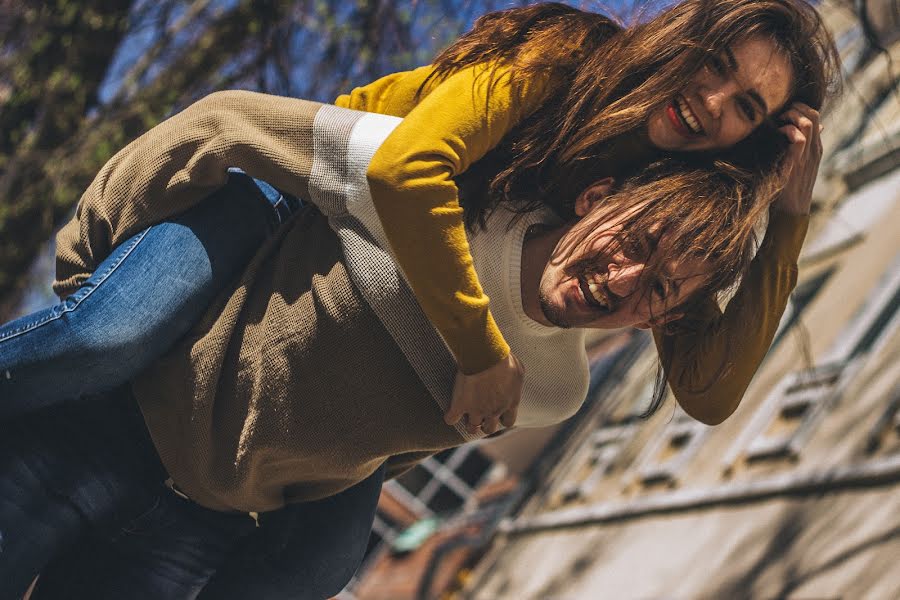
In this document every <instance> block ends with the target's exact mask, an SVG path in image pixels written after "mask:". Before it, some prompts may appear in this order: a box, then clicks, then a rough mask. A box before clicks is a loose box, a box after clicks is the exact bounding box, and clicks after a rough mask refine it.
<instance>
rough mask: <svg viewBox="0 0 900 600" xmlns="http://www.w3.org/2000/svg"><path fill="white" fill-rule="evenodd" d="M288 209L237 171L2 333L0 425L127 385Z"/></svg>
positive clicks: (283, 200)
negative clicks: (58, 298)
mask: <svg viewBox="0 0 900 600" xmlns="http://www.w3.org/2000/svg"><path fill="white" fill-rule="evenodd" d="M290 201H292V202H296V201H295V200H292V199H291V200H290ZM287 202H288V200H286V198H285V197H283V196H282V195H281V194H280V193H278V191H277V190H275V189H274V188H272V187H271V186H268V185H267V184H265V183H263V182H259V181H255V180H252V179H250V178H249V177H248V176H247V175H244V174H241V173H232V174H230V175H229V180H228V183H227V184H226V185H225V186H223V187H222V188H220V189H219V190H217V191H216V192H214V193H213V194H211V196H210V197H209V198H207V199H206V200H205V201H204V202H202V203H201V204H200V205H198V206H196V207H194V208H192V209H191V210H189V211H187V212H186V213H184V214H183V215H181V216H179V217H177V218H175V219H171V220H169V221H166V222H164V223H160V224H159V225H155V226H153V227H150V228H148V229H145V230H144V231H141V232H140V233H138V234H136V235H135V236H133V237H132V238H130V239H128V240H126V241H125V242H123V243H122V244H120V245H119V246H117V247H116V248H115V249H114V250H113V251H112V253H111V254H110V255H109V256H108V257H107V258H106V259H105V260H104V261H103V262H102V263H101V264H100V265H99V266H98V267H97V269H96V271H95V272H94V273H93V274H92V276H91V277H90V278H89V279H88V280H87V281H86V282H85V283H84V284H83V285H82V286H81V287H80V288H79V289H78V290H76V291H75V292H74V293H73V294H72V295H70V296H69V297H68V298H66V299H65V300H63V301H62V302H61V303H59V304H57V305H56V306H53V307H50V308H48V309H45V310H42V311H39V312H36V313H32V314H30V315H27V316H25V317H22V318H20V319H17V320H15V321H12V322H11V323H8V324H6V325H4V326H3V327H0V418H6V417H10V416H13V415H17V414H22V413H24V412H27V411H29V410H35V409H38V408H41V407H43V406H48V405H51V404H53V403H54V402H59V401H62V400H66V399H69V398H76V397H79V396H83V395H85V394H93V393H97V392H99V391H102V390H106V389H111V388H113V387H115V386H117V385H120V384H122V383H124V382H126V381H128V380H130V379H131V378H132V377H133V376H134V375H136V374H137V373H139V372H140V371H141V370H142V369H143V368H145V367H146V366H148V365H149V364H150V363H151V362H152V361H153V360H155V359H156V358H158V357H159V356H161V355H162V354H163V353H164V352H165V351H166V350H167V349H168V348H170V347H171V346H172V345H173V344H174V343H175V341H176V340H178V338H180V337H181V336H182V335H184V334H185V333H187V331H188V330H189V329H190V327H191V326H192V325H193V324H194V323H195V322H196V321H198V320H199V318H200V317H201V316H202V315H203V313H204V312H205V311H206V309H207V308H208V307H209V305H210V303H211V302H212V301H213V299H214V298H215V297H216V295H217V293H218V292H219V291H221V290H222V289H223V288H224V287H225V286H226V285H228V283H229V282H230V281H232V280H233V279H234V278H235V276H236V275H237V274H238V273H240V271H241V267H243V266H244V265H245V264H246V263H247V261H248V260H249V258H250V257H251V256H252V255H253V253H254V251H255V250H256V249H257V248H258V247H259V245H260V244H261V243H262V242H263V240H264V239H265V238H266V236H267V235H268V234H269V233H270V232H271V231H272V228H273V227H274V226H276V225H277V224H278V222H279V220H280V219H282V218H285V217H287V216H288V215H289V213H290V210H289V209H287V210H286V208H287V207H286V203H287ZM273 205H275V210H274V211H273V210H272V206H273ZM76 374H77V376H76Z"/></svg>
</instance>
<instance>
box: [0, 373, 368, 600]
mask: <svg viewBox="0 0 900 600" xmlns="http://www.w3.org/2000/svg"><path fill="white" fill-rule="evenodd" d="M85 400H86V401H80V402H77V403H76V402H71V403H65V404H62V405H59V406H56V407H53V408H51V409H48V410H44V411H38V412H35V413H32V414H29V415H26V416H24V417H20V418H18V419H15V420H13V421H8V422H5V423H3V424H2V425H0V535H2V548H0V598H3V599H6V598H10V599H13V598H20V597H21V595H22V594H23V593H24V591H25V589H26V588H27V587H28V585H29V583H30V582H31V581H32V579H33V578H34V577H35V576H36V575H37V574H38V573H41V577H40V579H39V581H38V585H37V588H36V590H35V593H34V596H33V598H34V600H47V599H66V598H72V599H79V600H80V599H83V598H92V599H98V600H99V599H107V598H108V599H110V600H112V599H117V600H118V599H121V598H129V599H135V600H140V599H147V600H151V599H152V600H162V599H173V600H174V599H183V598H196V597H198V595H199V597H200V598H205V599H212V598H215V599H229V598H235V599H237V598H254V599H266V598H272V599H274V598H310V599H313V598H314V599H317V600H318V599H321V598H327V597H329V596H332V595H334V594H337V593H338V592H339V591H340V590H341V589H342V588H343V587H344V586H345V585H346V584H347V582H348V581H349V580H350V578H351V577H352V575H353V573H354V572H355V571H356V569H357V568H358V566H359V564H360V563H361V561H362V557H363V554H364V552H365V548H366V543H367V541H368V534H369V530H370V528H371V524H372V520H373V518H374V513H375V507H376V505H377V502H378V495H379V491H380V489H381V482H382V479H383V476H384V473H383V467H382V468H381V469H379V470H378V471H377V472H376V473H374V474H373V475H372V476H371V477H369V478H368V479H367V480H365V481H363V482H362V483H360V484H358V485H356V486H354V487H352V488H350V489H349V490H347V491H345V492H343V493H341V494H338V495H336V496H333V497H331V498H327V499H324V500H321V501H318V502H309V503H306V504H298V505H292V506H289V507H287V508H285V509H282V510H279V511H274V512H271V513H263V514H261V515H260V517H259V521H260V527H259V528H257V526H256V523H255V521H254V520H253V519H252V518H251V517H250V516H249V515H246V514H242V513H223V512H217V511H212V510H208V509H205V508H203V507H201V506H199V505H197V504H195V503H193V502H191V501H188V500H184V499H182V498H180V497H179V496H177V495H175V494H174V493H173V492H172V491H171V490H169V489H168V488H167V487H166V486H165V485H164V484H163V482H164V480H165V478H166V473H165V471H164V469H163V468H162V465H161V464H160V462H159V458H158V456H157V454H156V452H155V450H154V448H153V446H152V443H151V441H150V439H149V436H148V434H147V431H146V428H145V427H144V424H143V420H142V418H141V416H140V414H139V410H138V409H137V406H136V404H135V403H134V400H133V399H132V398H131V397H130V394H128V392H127V391H124V390H116V391H114V392H112V393H108V394H105V395H104V396H102V397H93V398H88V399H85Z"/></svg>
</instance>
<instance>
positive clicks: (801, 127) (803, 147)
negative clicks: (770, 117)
mask: <svg viewBox="0 0 900 600" xmlns="http://www.w3.org/2000/svg"><path fill="white" fill-rule="evenodd" d="M781 117H782V119H784V120H785V121H786V123H785V125H783V126H782V127H780V128H779V131H781V132H782V133H784V134H785V135H786V136H787V138H788V139H789V140H790V142H791V145H790V147H789V148H788V151H787V156H785V159H784V167H783V174H784V177H785V184H784V189H782V191H781V195H780V196H779V198H778V200H776V201H775V202H774V204H773V206H774V207H775V208H778V209H779V210H782V211H784V212H787V213H791V214H795V215H805V214H809V208H810V205H811V204H812V191H813V185H814V184H815V183H816V174H817V173H818V172H819V161H820V160H821V159H822V138H821V137H820V135H819V134H820V133H821V131H822V127H821V126H820V125H819V112H818V111H817V110H814V109H812V108H810V107H809V106H807V105H805V104H803V103H802V102H795V103H794V104H792V105H791V107H790V108H789V109H788V110H786V111H785V112H784V113H783V114H782V115H781Z"/></svg>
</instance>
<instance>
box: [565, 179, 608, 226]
mask: <svg viewBox="0 0 900 600" xmlns="http://www.w3.org/2000/svg"><path fill="white" fill-rule="evenodd" d="M614 183H615V181H614V180H613V178H612V177H606V178H604V179H600V180H598V181H595V182H594V183H592V184H591V185H589V186H588V187H587V188H586V189H585V190H584V191H583V192H581V193H580V194H578V197H577V198H575V214H576V215H578V216H579V217H583V216H584V215H586V214H588V213H589V212H591V209H592V208H594V205H595V204H596V203H597V202H599V201H600V200H603V199H604V198H605V197H606V196H607V194H609V192H610V190H611V189H612V187H613V184H614Z"/></svg>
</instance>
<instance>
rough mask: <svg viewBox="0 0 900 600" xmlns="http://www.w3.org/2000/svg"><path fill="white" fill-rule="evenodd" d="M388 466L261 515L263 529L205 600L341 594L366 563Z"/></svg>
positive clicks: (315, 598)
mask: <svg viewBox="0 0 900 600" xmlns="http://www.w3.org/2000/svg"><path fill="white" fill-rule="evenodd" d="M383 481H384V466H382V467H380V468H379V469H378V470H377V471H375V473H373V474H372V475H370V476H369V477H368V478H367V479H366V480H364V481H362V482H360V483H358V484H356V485H355V486H353V487H351V488H349V489H347V490H345V491H343V492H341V493H340V494H337V495H335V496H331V497H329V498H325V499H322V500H318V501H316V502H306V503H303V504H293V505H290V506H287V507H285V508H283V509H281V510H278V511H274V512H271V513H265V514H262V515H260V529H259V530H257V531H255V532H254V533H253V534H252V535H251V536H250V537H249V538H248V539H247V540H245V541H243V542H242V543H241V546H240V549H239V550H238V551H237V552H235V553H234V554H233V555H232V556H231V557H230V558H229V560H228V561H227V562H226V563H225V564H224V565H223V566H222V567H221V568H220V569H219V570H218V571H217V572H216V574H215V576H214V577H213V578H212V579H211V580H210V582H209V583H208V584H207V585H206V587H205V588H203V592H202V593H201V594H200V596H199V599H200V600H239V599H244V598H254V600H280V599H281V598H295V599H296V600H322V599H323V598H330V597H332V596H335V595H337V594H338V593H339V592H340V591H341V590H342V589H343V588H344V587H345V586H346V585H347V583H349V581H350V579H351V578H352V577H353V574H354V573H355V572H356V570H357V569H358V568H359V565H360V564H361V563H362V559H363V556H364V555H365V552H366V547H367V545H368V541H369V534H370V532H371V530H372V522H373V521H374V519H375V508H376V507H377V506H378V497H379V494H380V493H381V484H382V482H383Z"/></svg>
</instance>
